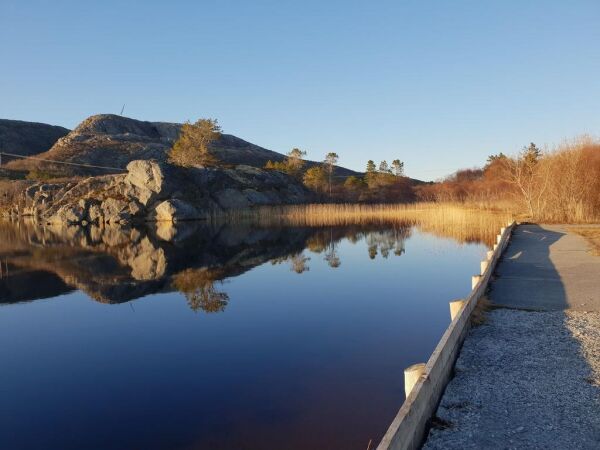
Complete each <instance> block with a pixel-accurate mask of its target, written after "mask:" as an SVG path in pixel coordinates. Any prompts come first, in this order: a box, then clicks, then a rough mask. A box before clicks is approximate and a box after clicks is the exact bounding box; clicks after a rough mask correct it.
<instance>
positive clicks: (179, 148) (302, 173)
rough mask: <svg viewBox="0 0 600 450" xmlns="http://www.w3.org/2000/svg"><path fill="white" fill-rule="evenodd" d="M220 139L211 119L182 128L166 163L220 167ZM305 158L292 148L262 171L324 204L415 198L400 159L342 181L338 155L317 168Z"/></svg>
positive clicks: (371, 163) (328, 157)
mask: <svg viewBox="0 0 600 450" xmlns="http://www.w3.org/2000/svg"><path fill="white" fill-rule="evenodd" d="M220 135H221V128H220V126H219V124H218V122H217V121H216V120H214V119H200V120H198V121H196V122H195V123H189V122H187V123H185V124H183V126H182V128H181V132H180V134H179V138H178V139H177V141H175V143H174V144H173V147H172V148H171V150H170V152H169V161H170V162H171V163H173V164H176V165H180V166H184V167H190V166H204V167H211V166H219V165H221V163H220V161H219V160H218V158H217V156H216V154H215V152H214V148H213V143H214V142H215V141H216V140H218V139H219V137H220ZM305 157H306V151H303V150H300V149H299V148H293V149H292V150H291V151H290V152H288V153H287V155H286V157H285V158H284V159H283V160H282V161H268V162H267V163H266V164H265V166H264V169H266V170H278V171H281V172H284V173H286V174H288V175H290V176H292V177H293V178H295V179H297V180H298V181H299V182H301V183H303V184H304V185H305V186H306V187H307V188H308V189H310V190H312V191H313V192H315V194H316V195H317V196H318V197H320V199H321V200H324V201H352V202H390V201H396V202H398V201H404V202H406V201H413V200H414V198H415V196H414V192H413V190H412V188H411V186H410V180H409V179H408V178H407V177H405V175H404V163H403V162H402V161H400V160H399V159H395V160H394V161H392V163H391V164H388V163H387V161H381V162H380V163H379V166H378V167H377V166H376V165H375V162H374V161H372V160H369V161H368V162H367V167H366V172H365V175H364V176H349V177H341V176H337V175H336V164H337V163H338V160H339V155H338V154H337V153H335V152H329V153H327V154H326V155H325V157H324V159H323V161H322V162H321V163H317V164H314V163H311V164H307V161H306V160H305V159H304V158H305Z"/></svg>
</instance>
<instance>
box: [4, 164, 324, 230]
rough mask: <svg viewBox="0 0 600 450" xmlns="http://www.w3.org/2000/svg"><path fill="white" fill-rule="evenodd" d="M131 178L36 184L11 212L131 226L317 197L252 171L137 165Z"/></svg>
mask: <svg viewBox="0 0 600 450" xmlns="http://www.w3.org/2000/svg"><path fill="white" fill-rule="evenodd" d="M127 170H128V172H127V174H121V175H105V176H98V177H90V178H86V179H83V180H81V181H79V182H70V183H52V184H49V183H35V184H33V185H31V186H28V187H27V188H26V189H25V190H24V192H23V195H22V199H21V200H22V201H21V202H20V204H18V205H15V207H14V208H11V209H10V210H9V211H7V212H6V215H9V216H10V215H12V216H25V215H26V216H32V217H35V218H37V219H39V221H40V222H43V223H55V224H64V225H86V224H126V223H132V222H134V223H135V222H138V223H139V222H144V221H168V222H175V221H182V220H198V219H207V218H208V217H209V216H211V215H212V214H215V213H218V212H221V211H224V210H228V209H235V208H247V207H251V206H255V205H279V204H290V203H292V204H293V203H305V202H308V201H310V200H311V198H312V196H311V194H310V192H309V191H308V190H306V189H305V188H304V187H303V186H302V185H301V184H300V183H299V182H298V181H296V180H295V179H293V178H292V177H289V176H288V175H286V174H284V173H281V172H277V171H266V170H262V169H257V168H255V167H250V166H237V167H235V168H204V167H192V168H181V167H176V166H173V165H170V164H166V163H159V162H157V161H148V160H140V161H132V162H130V163H129V164H128V165H127Z"/></svg>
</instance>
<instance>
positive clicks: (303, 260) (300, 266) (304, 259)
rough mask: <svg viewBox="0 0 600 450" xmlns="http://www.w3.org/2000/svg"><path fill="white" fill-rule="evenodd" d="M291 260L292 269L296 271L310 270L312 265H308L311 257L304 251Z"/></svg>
mask: <svg viewBox="0 0 600 450" xmlns="http://www.w3.org/2000/svg"><path fill="white" fill-rule="evenodd" d="M290 260H291V262H292V267H291V270H293V271H294V272H296V273H304V272H308V271H309V270H310V267H308V265H307V263H308V261H310V258H309V257H308V256H304V253H298V254H296V255H293V256H292V257H291V258H290Z"/></svg>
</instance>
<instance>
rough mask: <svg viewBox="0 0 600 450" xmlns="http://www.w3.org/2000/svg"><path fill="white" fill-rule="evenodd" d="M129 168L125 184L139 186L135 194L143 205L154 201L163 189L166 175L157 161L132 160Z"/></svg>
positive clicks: (128, 165)
mask: <svg viewBox="0 0 600 450" xmlns="http://www.w3.org/2000/svg"><path fill="white" fill-rule="evenodd" d="M127 170H128V173H127V176H126V177H125V185H130V186H133V187H134V188H137V189H136V190H135V192H133V194H134V195H135V196H136V197H137V200H138V201H139V202H140V203H141V204H142V205H144V206H146V205H148V203H150V202H151V201H154V200H155V199H156V198H157V196H158V194H160V193H161V191H162V190H163V182H164V179H165V176H164V173H163V170H162V168H161V167H160V165H159V164H158V163H157V162H156V161H140V160H138V161H131V162H130V163H129V164H127Z"/></svg>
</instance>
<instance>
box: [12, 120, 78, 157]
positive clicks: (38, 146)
mask: <svg viewBox="0 0 600 450" xmlns="http://www.w3.org/2000/svg"><path fill="white" fill-rule="evenodd" d="M67 133H69V130H68V129H66V128H63V127H59V126H54V125H47V124H45V123H37V122H24V121H21V120H8V119H0V152H6V153H14V154H17V155H23V156H32V155H37V154H38V153H42V152H45V151H47V150H49V149H50V148H51V147H52V146H53V145H54V144H55V143H56V141H58V139H60V138H61V137H63V136H66V135H67Z"/></svg>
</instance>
